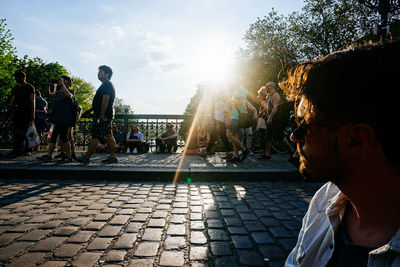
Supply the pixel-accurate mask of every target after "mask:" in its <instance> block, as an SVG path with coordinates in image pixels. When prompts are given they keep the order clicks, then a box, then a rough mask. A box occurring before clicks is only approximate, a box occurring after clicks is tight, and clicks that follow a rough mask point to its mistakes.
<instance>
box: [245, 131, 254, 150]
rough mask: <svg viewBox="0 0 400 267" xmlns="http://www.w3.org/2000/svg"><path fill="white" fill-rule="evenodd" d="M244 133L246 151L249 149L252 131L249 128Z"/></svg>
mask: <svg viewBox="0 0 400 267" xmlns="http://www.w3.org/2000/svg"><path fill="white" fill-rule="evenodd" d="M245 132H246V148H247V149H248V150H250V149H251V141H252V139H253V129H252V128H251V127H249V128H247V129H246V130H245Z"/></svg>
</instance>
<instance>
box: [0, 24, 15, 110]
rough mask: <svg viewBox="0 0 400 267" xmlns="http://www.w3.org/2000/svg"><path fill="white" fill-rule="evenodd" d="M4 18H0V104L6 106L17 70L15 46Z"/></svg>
mask: <svg viewBox="0 0 400 267" xmlns="http://www.w3.org/2000/svg"><path fill="white" fill-rule="evenodd" d="M13 40H14V38H13V37H12V35H11V32H10V30H9V29H7V24H6V20H5V19H0V106H1V107H6V106H8V103H9V97H8V96H9V94H10V92H11V88H12V87H13V86H14V84H15V80H14V73H15V71H16V70H17V66H16V64H15V63H16V60H17V56H16V55H15V51H16V49H15V47H14V46H13V43H12V41H13Z"/></svg>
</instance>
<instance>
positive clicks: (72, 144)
mask: <svg viewBox="0 0 400 267" xmlns="http://www.w3.org/2000/svg"><path fill="white" fill-rule="evenodd" d="M73 132H74V128H73V127H69V128H68V142H69V145H70V147H71V156H72V157H75V140H74V134H73Z"/></svg>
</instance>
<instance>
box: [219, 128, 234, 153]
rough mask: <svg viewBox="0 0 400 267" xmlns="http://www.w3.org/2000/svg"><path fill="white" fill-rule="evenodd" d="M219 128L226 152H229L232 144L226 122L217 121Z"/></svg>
mask: <svg viewBox="0 0 400 267" xmlns="http://www.w3.org/2000/svg"><path fill="white" fill-rule="evenodd" d="M217 128H218V133H219V137H221V140H222V143H223V144H224V147H225V150H226V153H229V152H231V151H232V144H231V143H230V142H229V140H228V137H227V136H226V130H227V129H226V124H225V122H221V121H219V122H217Z"/></svg>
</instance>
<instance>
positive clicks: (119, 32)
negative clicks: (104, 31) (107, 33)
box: [111, 26, 125, 37]
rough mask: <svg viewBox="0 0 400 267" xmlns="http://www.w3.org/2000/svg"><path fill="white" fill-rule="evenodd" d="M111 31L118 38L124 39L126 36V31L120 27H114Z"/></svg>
mask: <svg viewBox="0 0 400 267" xmlns="http://www.w3.org/2000/svg"><path fill="white" fill-rule="evenodd" d="M111 30H112V31H113V32H114V33H115V34H116V35H117V37H122V36H124V35H125V31H124V30H123V29H122V28H121V27H120V26H113V27H111Z"/></svg>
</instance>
